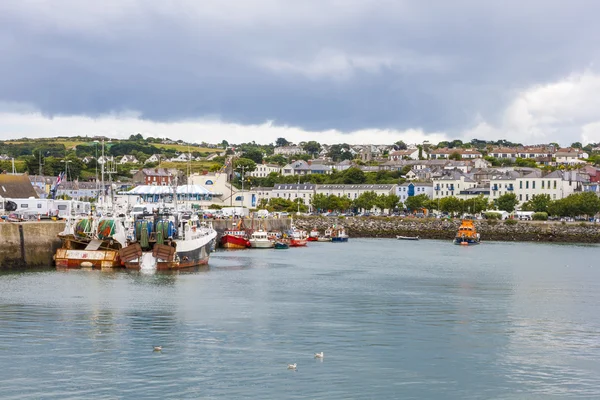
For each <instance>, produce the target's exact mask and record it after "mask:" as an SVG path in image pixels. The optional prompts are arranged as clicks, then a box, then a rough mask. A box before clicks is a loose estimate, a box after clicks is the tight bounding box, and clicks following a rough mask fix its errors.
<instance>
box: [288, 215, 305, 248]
mask: <svg viewBox="0 0 600 400" xmlns="http://www.w3.org/2000/svg"><path fill="white" fill-rule="evenodd" d="M288 237H289V240H290V247H303V246H306V243H307V242H308V235H307V234H306V231H304V230H302V229H298V228H296V226H295V225H294V221H293V220H292V221H291V229H290V231H289V233H288Z"/></svg>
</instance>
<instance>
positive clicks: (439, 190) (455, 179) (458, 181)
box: [432, 171, 477, 199]
mask: <svg viewBox="0 0 600 400" xmlns="http://www.w3.org/2000/svg"><path fill="white" fill-rule="evenodd" d="M432 183H433V198H434V199H439V198H442V197H449V196H458V194H459V192H460V191H463V190H466V189H469V188H473V187H475V186H477V182H475V180H474V179H473V178H471V177H469V176H467V175H464V174H461V173H460V172H458V171H451V172H450V173H448V174H445V175H442V176H440V177H435V178H432Z"/></svg>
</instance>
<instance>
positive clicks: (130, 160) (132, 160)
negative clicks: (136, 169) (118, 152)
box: [119, 155, 138, 164]
mask: <svg viewBox="0 0 600 400" xmlns="http://www.w3.org/2000/svg"><path fill="white" fill-rule="evenodd" d="M127 163H132V164H137V163H138V159H137V158H135V156H132V155H124V156H123V157H121V160H120V161H119V164H127Z"/></svg>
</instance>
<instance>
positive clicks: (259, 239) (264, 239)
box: [250, 229, 275, 249]
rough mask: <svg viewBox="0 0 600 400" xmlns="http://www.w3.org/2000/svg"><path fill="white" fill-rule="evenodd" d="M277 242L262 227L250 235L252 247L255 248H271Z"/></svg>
mask: <svg viewBox="0 0 600 400" xmlns="http://www.w3.org/2000/svg"><path fill="white" fill-rule="evenodd" d="M273 246H275V243H274V242H273V241H272V240H271V239H269V235H268V233H267V232H266V231H263V230H262V229H260V230H258V231H255V232H253V233H252V235H250V247H252V248H253V249H270V248H272V247H273Z"/></svg>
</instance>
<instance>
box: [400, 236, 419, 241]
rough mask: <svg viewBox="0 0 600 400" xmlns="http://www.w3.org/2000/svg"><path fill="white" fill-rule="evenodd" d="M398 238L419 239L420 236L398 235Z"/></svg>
mask: <svg viewBox="0 0 600 400" xmlns="http://www.w3.org/2000/svg"><path fill="white" fill-rule="evenodd" d="M396 239H398V240H419V237H418V236H396Z"/></svg>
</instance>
